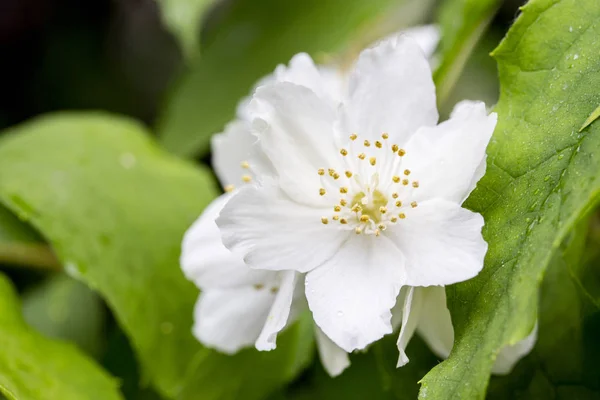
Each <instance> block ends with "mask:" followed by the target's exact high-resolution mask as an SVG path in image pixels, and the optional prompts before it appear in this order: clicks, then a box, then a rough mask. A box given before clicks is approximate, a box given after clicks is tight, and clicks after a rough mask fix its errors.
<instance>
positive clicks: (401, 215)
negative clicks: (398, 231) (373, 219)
mask: <svg viewBox="0 0 600 400" xmlns="http://www.w3.org/2000/svg"><path fill="white" fill-rule="evenodd" d="M398 218H400V219H404V218H406V214H404V213H400V214H398Z"/></svg>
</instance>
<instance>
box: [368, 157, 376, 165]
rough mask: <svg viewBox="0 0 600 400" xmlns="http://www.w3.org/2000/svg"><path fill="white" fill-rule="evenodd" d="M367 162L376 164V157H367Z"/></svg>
mask: <svg viewBox="0 0 600 400" xmlns="http://www.w3.org/2000/svg"><path fill="white" fill-rule="evenodd" d="M369 163H370V164H371V165H375V164H377V159H376V158H375V157H371V158H369Z"/></svg>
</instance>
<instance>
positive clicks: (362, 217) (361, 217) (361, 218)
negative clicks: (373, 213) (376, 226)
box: [360, 215, 370, 222]
mask: <svg viewBox="0 0 600 400" xmlns="http://www.w3.org/2000/svg"><path fill="white" fill-rule="evenodd" d="M369 220H370V218H369V216H368V215H361V216H360V222H369Z"/></svg>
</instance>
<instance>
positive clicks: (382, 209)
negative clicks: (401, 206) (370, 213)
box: [379, 206, 387, 214]
mask: <svg viewBox="0 0 600 400" xmlns="http://www.w3.org/2000/svg"><path fill="white" fill-rule="evenodd" d="M379 212H380V213H382V214H385V213H386V212H387V207H384V206H381V207H379Z"/></svg>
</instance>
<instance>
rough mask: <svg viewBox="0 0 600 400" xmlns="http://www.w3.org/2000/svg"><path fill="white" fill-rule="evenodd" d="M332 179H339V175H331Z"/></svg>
mask: <svg viewBox="0 0 600 400" xmlns="http://www.w3.org/2000/svg"><path fill="white" fill-rule="evenodd" d="M332 176H333V179H340V174H338V173H337V172H334V173H333V175H332Z"/></svg>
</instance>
